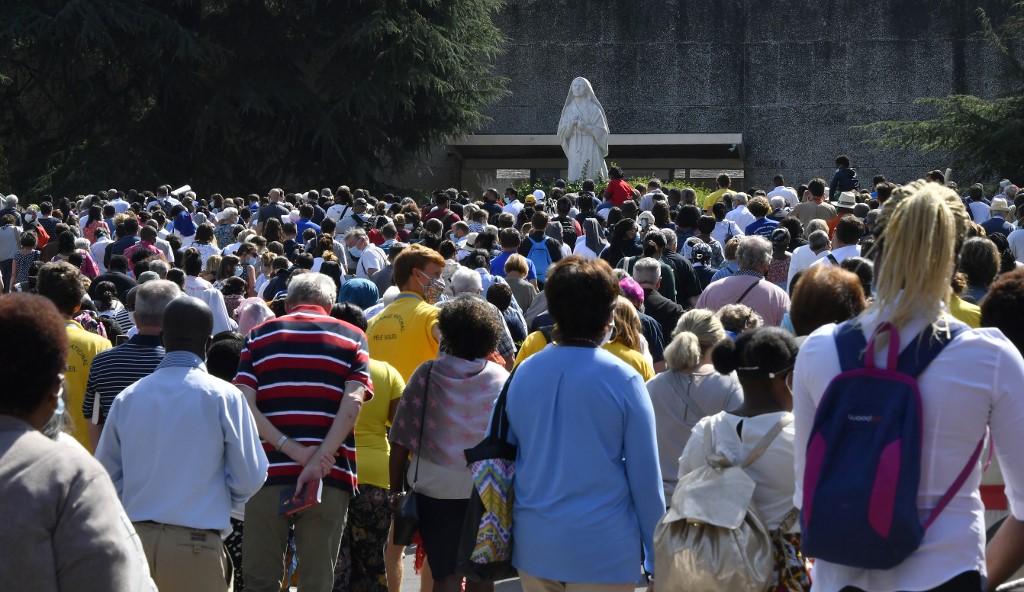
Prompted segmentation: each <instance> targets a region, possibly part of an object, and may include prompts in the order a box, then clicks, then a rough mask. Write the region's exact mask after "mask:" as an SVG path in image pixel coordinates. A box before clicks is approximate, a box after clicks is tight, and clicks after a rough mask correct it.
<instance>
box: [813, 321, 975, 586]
mask: <svg viewBox="0 0 1024 592" xmlns="http://www.w3.org/2000/svg"><path fill="white" fill-rule="evenodd" d="M965 329H966V326H964V325H962V324H959V323H957V324H951V325H950V327H949V331H945V330H942V331H936V330H935V328H934V327H933V326H931V325H929V326H928V327H927V328H926V329H925V330H924V331H922V332H921V334H920V335H918V336H917V338H915V339H914V340H913V341H912V342H911V343H910V345H909V346H908V347H907V348H906V349H905V350H904V351H903V353H902V354H900V353H899V351H900V338H899V332H898V331H897V330H896V328H895V327H893V326H892V325H891V324H889V323H883V324H881V325H880V326H879V327H878V328H877V329H876V330H875V332H874V334H873V335H872V337H871V340H870V341H865V339H864V334H863V332H862V331H861V327H860V325H859V324H858V323H856V322H855V321H847V322H845V323H842V324H840V325H838V326H836V329H835V331H834V333H833V336H834V337H835V340H836V346H837V349H838V352H839V362H840V367H841V368H842V371H841V373H840V374H839V375H838V376H836V377H835V378H833V379H832V382H830V383H829V385H828V387H827V388H826V389H825V394H824V396H823V397H822V399H821V402H820V404H819V405H818V410H817V412H816V413H815V416H814V427H813V428H812V429H811V433H810V437H809V439H808V442H807V457H806V463H805V466H804V475H803V479H804V481H803V484H804V486H803V508H802V511H801V514H800V526H801V529H802V541H801V547H802V550H803V552H804V554H805V555H807V556H809V557H815V558H817V559H822V560H824V561H829V562H832V563H837V564H840V565H848V566H852V567H859V568H863V569H889V568H892V567H895V566H896V565H899V564H900V563H901V562H902V561H903V560H904V559H906V558H907V557H909V556H910V555H911V554H912V553H913V552H914V551H915V550H916V549H917V548H918V546H919V545H920V544H921V540H922V538H923V537H924V532H925V530H926V529H927V528H928V527H929V526H930V525H931V524H932V522H934V521H935V518H936V517H937V516H938V515H939V514H940V513H941V512H942V510H943V509H944V508H945V507H946V505H947V504H948V503H949V501H950V500H951V499H952V498H953V496H954V495H955V494H956V492H957V491H959V489H960V487H961V486H963V484H964V482H965V481H966V480H967V477H968V475H970V472H971V470H972V469H973V468H974V466H975V464H976V463H977V462H978V456H979V455H980V454H981V449H982V445H983V443H984V440H985V439H984V435H982V438H981V441H980V442H979V443H978V447H977V449H976V450H975V451H974V454H973V456H971V459H970V461H968V463H967V466H965V467H964V469H963V470H962V471H961V472H960V475H959V476H958V477H957V479H956V481H954V482H953V484H952V485H951V486H950V487H949V489H948V490H946V493H945V494H944V495H943V496H942V498H941V499H940V500H939V503H938V504H937V505H936V506H935V508H934V509H933V510H932V511H931V512H930V513H929V515H928V518H927V519H926V520H925V522H924V524H922V523H921V521H920V519H919V518H918V507H917V493H918V484H919V483H920V479H921V422H922V411H921V393H920V391H919V390H918V384H917V377H918V376H920V374H921V373H922V372H924V370H925V368H927V367H928V364H930V363H931V362H932V360H934V359H935V358H936V356H938V355H939V353H940V352H941V351H942V350H943V348H945V347H946V345H948V344H949V343H950V342H951V341H952V340H953V339H955V338H956V336H957V335H960V334H961V333H962V332H963V331H964V330H965ZM884 333H888V334H889V344H888V348H889V349H888V355H887V364H886V367H885V368H879V367H877V366H876V364H875V340H876V339H877V338H878V336H879V335H882V334H884Z"/></svg>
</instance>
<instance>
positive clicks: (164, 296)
mask: <svg viewBox="0 0 1024 592" xmlns="http://www.w3.org/2000/svg"><path fill="white" fill-rule="evenodd" d="M181 294H182V292H181V289H180V288H178V284H175V283H174V282H171V281H168V280H150V281H148V282H146V283H144V284H142V285H140V286H139V287H138V288H136V289H135V312H134V313H133V315H132V316H133V317H134V318H135V325H136V326H138V327H160V326H161V325H162V324H163V319H164V309H165V308H167V305H168V304H170V303H171V301H172V300H174V299H175V298H180V297H181Z"/></svg>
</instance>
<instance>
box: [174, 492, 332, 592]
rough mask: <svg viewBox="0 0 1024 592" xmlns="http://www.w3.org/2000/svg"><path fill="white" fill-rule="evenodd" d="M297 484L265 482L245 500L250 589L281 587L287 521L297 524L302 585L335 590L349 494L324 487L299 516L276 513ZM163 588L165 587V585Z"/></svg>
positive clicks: (245, 570)
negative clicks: (283, 495) (313, 503)
mask: <svg viewBox="0 0 1024 592" xmlns="http://www.w3.org/2000/svg"><path fill="white" fill-rule="evenodd" d="M285 489H288V490H292V491H294V490H295V486H294V485H264V486H263V488H262V489H260V490H259V491H258V492H256V495H254V496H252V497H251V498H250V499H249V502H248V503H247V504H245V535H244V536H243V537H242V575H243V578H244V580H245V592H280V590H281V581H282V580H283V579H284V554H285V550H286V548H287V546H288V527H289V526H290V525H291V524H293V523H294V524H295V553H296V555H297V556H298V559H299V571H298V574H299V591H300V592H331V590H333V589H334V566H335V565H336V564H337V562H338V550H339V549H340V547H341V535H342V533H343V532H344V530H345V514H346V513H347V512H348V502H349V497H350V496H349V494H348V493H346V492H344V491H342V490H340V489H338V488H336V487H326V486H325V487H324V491H323V494H322V495H321V498H320V499H321V501H320V503H319V504H318V505H316V506H313V507H312V508H309V509H308V510H303V511H301V512H299V513H298V514H296V515H294V516H288V517H282V516H278V515H277V511H278V508H279V506H280V502H281V492H282V491H284V490H285ZM160 592H164V591H163V589H161V590H160Z"/></svg>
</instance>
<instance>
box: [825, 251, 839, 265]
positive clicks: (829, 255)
mask: <svg viewBox="0 0 1024 592" xmlns="http://www.w3.org/2000/svg"><path fill="white" fill-rule="evenodd" d="M825 257H826V258H828V260H829V261H830V262H831V263H832V265H839V260H838V259H836V256H835V255H833V254H832V253H829V254H828V255H825Z"/></svg>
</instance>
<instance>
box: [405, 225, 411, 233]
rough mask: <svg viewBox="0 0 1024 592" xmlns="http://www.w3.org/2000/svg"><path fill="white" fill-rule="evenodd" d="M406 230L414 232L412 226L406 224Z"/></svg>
mask: <svg viewBox="0 0 1024 592" xmlns="http://www.w3.org/2000/svg"><path fill="white" fill-rule="evenodd" d="M405 229H406V230H408V231H410V232H411V231H412V224H406V225H405Z"/></svg>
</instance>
